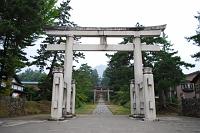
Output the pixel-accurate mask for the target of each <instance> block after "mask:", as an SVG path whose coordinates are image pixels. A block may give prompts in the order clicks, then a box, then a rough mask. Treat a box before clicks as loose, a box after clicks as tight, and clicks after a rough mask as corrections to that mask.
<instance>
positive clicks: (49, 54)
mask: <svg viewBox="0 0 200 133" xmlns="http://www.w3.org/2000/svg"><path fill="white" fill-rule="evenodd" d="M69 3H70V0H66V1H63V2H62V3H61V4H60V6H59V7H58V11H59V15H58V19H57V20H56V21H55V22H54V26H66V27H73V26H76V24H74V23H73V22H71V21H70V13H69V12H70V10H71V9H72V8H71V7H70V6H69ZM61 43H66V38H65V37H52V36H47V37H46V38H45V40H44V41H43V43H42V44H41V45H40V49H38V50H37V53H38V55H37V56H34V57H33V59H34V61H33V62H32V63H31V65H36V66H38V67H39V68H40V70H41V71H43V70H44V68H47V69H49V72H48V76H47V77H46V79H45V80H43V83H42V84H41V90H43V91H44V92H49V93H50V94H51V89H52V82H53V73H52V71H53V68H54V67H59V66H63V65H64V52H63V51H47V50H46V45H50V44H61ZM73 55H74V60H76V61H77V58H79V57H81V58H84V55H83V54H82V53H80V52H74V53H73ZM42 94H43V93H42ZM44 94H45V93H44ZM43 98H45V97H43Z"/></svg>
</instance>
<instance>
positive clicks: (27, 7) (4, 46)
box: [0, 0, 57, 86]
mask: <svg viewBox="0 0 200 133" xmlns="http://www.w3.org/2000/svg"><path fill="white" fill-rule="evenodd" d="M55 3H56V0H37V1H34V0H33V1H30V0H1V4H0V49H1V50H0V65H1V66H0V68H1V69H0V84H1V82H2V77H3V78H4V80H7V81H9V79H11V78H12V77H13V75H14V74H15V73H16V72H17V70H20V68H23V67H24V66H25V65H27V63H28V60H27V58H26V57H25V55H26V53H25V52H24V51H23V50H24V48H26V47H27V46H32V45H33V44H32V42H33V41H35V40H36V39H37V38H38V36H39V34H40V33H42V29H43V27H44V26H46V25H50V24H51V23H52V22H53V21H54V18H55V16H56V15H57V9H56V8H55V6H54V5H55ZM7 86H9V84H8V85H7Z"/></svg>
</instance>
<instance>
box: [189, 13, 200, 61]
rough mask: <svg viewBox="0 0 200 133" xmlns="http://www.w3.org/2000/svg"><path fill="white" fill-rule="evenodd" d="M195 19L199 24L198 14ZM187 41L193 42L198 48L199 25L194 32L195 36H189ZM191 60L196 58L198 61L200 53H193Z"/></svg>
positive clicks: (199, 15) (199, 43)
mask: <svg viewBox="0 0 200 133" xmlns="http://www.w3.org/2000/svg"><path fill="white" fill-rule="evenodd" d="M195 18H196V19H197V20H198V21H199V23H200V13H199V12H198V15H197V16H195ZM187 39H188V41H193V42H194V43H193V44H194V45H197V46H200V25H199V26H198V28H197V30H196V35H193V36H190V37H188V38H187ZM192 57H193V58H196V59H197V60H199V59H200V52H197V53H195V54H194V55H192Z"/></svg>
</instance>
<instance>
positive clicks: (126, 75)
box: [103, 37, 193, 106]
mask: <svg viewBox="0 0 200 133" xmlns="http://www.w3.org/2000/svg"><path fill="white" fill-rule="evenodd" d="M132 39H133V38H131V37H129V38H125V39H124V41H123V44H122V45H126V43H128V42H132ZM141 42H145V43H146V44H147V45H150V44H153V45H154V44H160V45H161V47H162V50H161V51H160V52H142V55H143V56H142V58H143V66H144V67H152V68H153V73H154V77H155V88H156V92H159V98H160V103H161V105H164V106H165V103H166V98H167V92H168V89H169V87H174V86H176V85H178V84H179V83H180V82H181V80H182V79H183V78H184V76H183V73H182V69H181V68H180V67H181V66H185V67H192V66H193V65H191V64H188V63H185V62H183V61H181V59H180V57H179V56H176V54H177V52H174V51H173V49H171V46H172V45H171V44H170V43H169V42H168V41H167V40H166V38H165V37H145V38H144V37H143V38H141ZM108 57H110V58H111V60H110V62H109V64H108V68H107V69H106V70H105V74H104V77H106V78H108V79H109V83H107V84H108V85H109V86H112V88H113V89H114V91H115V93H114V96H113V97H112V98H113V100H114V101H116V102H119V103H121V104H125V103H126V102H128V101H129V84H130V80H131V79H133V78H134V72H133V70H134V69H133V68H134V64H133V63H131V62H133V61H134V59H133V52H117V53H115V54H114V55H110V56H108ZM103 80H104V79H103Z"/></svg>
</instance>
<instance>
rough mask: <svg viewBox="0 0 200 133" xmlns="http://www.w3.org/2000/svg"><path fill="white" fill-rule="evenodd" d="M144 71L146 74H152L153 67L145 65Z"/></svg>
mask: <svg viewBox="0 0 200 133" xmlns="http://www.w3.org/2000/svg"><path fill="white" fill-rule="evenodd" d="M143 73H144V74H152V68H151V67H144V68H143Z"/></svg>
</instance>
